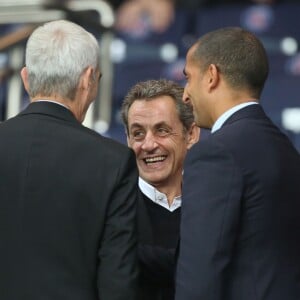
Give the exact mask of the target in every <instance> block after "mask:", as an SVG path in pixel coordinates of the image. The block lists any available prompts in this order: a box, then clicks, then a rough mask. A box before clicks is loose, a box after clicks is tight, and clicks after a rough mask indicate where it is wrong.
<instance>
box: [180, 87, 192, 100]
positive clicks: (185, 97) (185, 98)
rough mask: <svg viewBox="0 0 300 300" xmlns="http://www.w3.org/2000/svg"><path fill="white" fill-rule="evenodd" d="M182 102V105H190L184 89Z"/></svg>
mask: <svg viewBox="0 0 300 300" xmlns="http://www.w3.org/2000/svg"><path fill="white" fill-rule="evenodd" d="M182 101H183V102H184V103H191V101H190V98H189V96H188V93H187V92H186V89H184V91H183V95H182Z"/></svg>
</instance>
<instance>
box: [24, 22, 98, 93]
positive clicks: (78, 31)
mask: <svg viewBox="0 0 300 300" xmlns="http://www.w3.org/2000/svg"><path fill="white" fill-rule="evenodd" d="M99 54H100V51H99V45H98V42H97V40H96V38H95V37H94V36H93V35H92V34H91V33H89V32H87V31H86V30H85V29H83V28H82V27H81V26H79V25H77V24H75V23H72V22H69V21H66V20H59V21H53V22H48V23H45V24H44V25H42V26H40V27H38V28H37V29H36V30H35V31H34V32H33V33H32V34H31V36H30V38H29V40H28V42H27V46H26V55H25V56H26V57H25V63H26V67H27V70H28V75H29V76H28V81H29V91H28V92H29V95H30V97H35V96H37V95H40V96H41V95H42V96H51V95H54V94H57V95H60V96H61V97H64V98H68V99H73V98H74V96H75V93H76V88H77V85H78V82H79V79H80V76H81V74H82V73H83V71H84V70H85V69H86V68H87V67H89V66H90V67H92V68H94V70H96V68H98V67H99V57H100V56H99Z"/></svg>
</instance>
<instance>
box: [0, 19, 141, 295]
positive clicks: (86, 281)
mask: <svg viewBox="0 0 300 300" xmlns="http://www.w3.org/2000/svg"><path fill="white" fill-rule="evenodd" d="M100 74H101V72H100V69H99V46H98V43H97V41H96V39H95V38H94V37H93V36H92V35H91V34H90V33H88V32H87V31H86V30H84V29H83V28H82V27H80V26H79V25H77V24H74V23H71V22H68V21H64V20H60V21H54V22H49V23H46V24H44V25H43V26H40V27H38V28H37V29H36V30H35V31H34V32H33V33H32V35H31V37H30V38H29V40H28V43H27V47H26V67H24V68H23V69H22V71H21V77H22V80H23V82H24V86H25V89H26V91H27V92H28V94H29V96H30V98H31V103H30V104H29V105H28V107H27V108H26V109H25V110H24V111H23V112H21V113H20V114H19V115H17V116H16V117H14V118H12V119H10V120H8V121H6V122H3V123H2V124H1V125H0V140H1V146H0V178H1V184H0V195H1V197H0V206H1V216H0V243H1V247H0V265H1V268H0V299H3V300H16V299H22V300H41V299H45V300H46V299H52V300H54V299H55V300H68V299H70V300H83V299H84V300H97V299H101V300H129V299H130V300H131V299H136V283H137V282H136V279H137V259H136V229H135V204H136V196H137V177H138V172H137V168H136V163H135V157H134V154H133V152H132V150H130V149H128V148H127V147H126V146H125V145H121V144H119V143H117V142H114V141H112V140H110V139H107V138H104V137H102V136H100V135H98V134H97V133H95V132H94V131H92V130H90V129H88V128H86V127H84V126H82V125H81V122H82V121H83V120H84V117H85V114H86V111H87V109H88V107H89V105H90V104H91V103H92V101H93V100H94V99H95V97H96V95H97V90H98V81H99V79H100V77H101V75H100Z"/></svg>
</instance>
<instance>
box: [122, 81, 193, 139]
mask: <svg viewBox="0 0 300 300" xmlns="http://www.w3.org/2000/svg"><path fill="white" fill-rule="evenodd" d="M183 90H184V89H183V87H182V86H180V85H179V84H177V83H176V82H174V81H171V80H166V79H160V80H147V81H143V82H139V83H137V84H136V85H134V86H133V87H132V88H131V89H130V90H129V92H128V93H127V95H126V96H125V99H124V101H123V104H122V108H121V116H122V120H123V123H124V126H125V129H126V132H127V135H128V133H129V128H128V111H129V109H130V107H131V105H132V104H133V102H135V101H140V100H146V101H151V100H153V99H156V98H157V97H160V96H170V97H171V98H172V99H173V100H174V103H175V105H176V110H177V112H178V117H179V120H180V121H181V123H182V125H183V128H184V130H185V131H188V130H189V129H190V128H191V126H192V124H193V122H194V116H193V108H192V106H191V105H190V104H186V103H184V102H183V101H182V96H183Z"/></svg>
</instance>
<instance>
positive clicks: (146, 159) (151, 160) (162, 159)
mask: <svg viewBox="0 0 300 300" xmlns="http://www.w3.org/2000/svg"><path fill="white" fill-rule="evenodd" d="M165 159H166V157H165V156H157V157H151V158H145V162H146V163H153V162H158V161H164V160H165Z"/></svg>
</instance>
